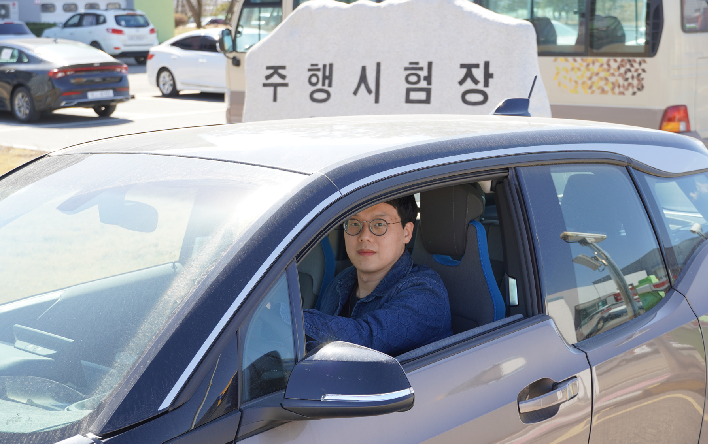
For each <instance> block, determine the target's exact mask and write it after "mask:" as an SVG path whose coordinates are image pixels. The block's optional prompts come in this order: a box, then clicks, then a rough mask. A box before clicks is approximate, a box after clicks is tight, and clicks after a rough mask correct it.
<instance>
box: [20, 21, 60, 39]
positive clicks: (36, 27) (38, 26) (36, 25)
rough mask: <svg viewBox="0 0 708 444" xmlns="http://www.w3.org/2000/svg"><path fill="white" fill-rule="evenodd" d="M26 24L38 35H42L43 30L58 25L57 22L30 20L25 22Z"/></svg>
mask: <svg viewBox="0 0 708 444" xmlns="http://www.w3.org/2000/svg"><path fill="white" fill-rule="evenodd" d="M25 25H27V27H28V28H29V30H30V31H32V34H34V35H36V36H37V37H42V31H44V30H45V29H47V28H53V27H55V26H57V25H56V24H55V23H40V22H28V23H25Z"/></svg>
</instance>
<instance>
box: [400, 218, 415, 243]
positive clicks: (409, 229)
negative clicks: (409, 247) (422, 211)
mask: <svg viewBox="0 0 708 444" xmlns="http://www.w3.org/2000/svg"><path fill="white" fill-rule="evenodd" d="M413 228H415V225H413V222H408V223H407V224H405V225H404V226H403V240H404V241H405V242H404V243H406V244H407V243H408V242H410V241H411V239H412V238H413Z"/></svg>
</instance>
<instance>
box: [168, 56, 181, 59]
mask: <svg viewBox="0 0 708 444" xmlns="http://www.w3.org/2000/svg"><path fill="white" fill-rule="evenodd" d="M170 58H171V59H178V58H179V57H177V56H170Z"/></svg>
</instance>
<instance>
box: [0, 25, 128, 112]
mask: <svg viewBox="0 0 708 444" xmlns="http://www.w3.org/2000/svg"><path fill="white" fill-rule="evenodd" d="M127 74H128V66H127V65H125V64H124V63H122V62H120V61H118V60H116V59H114V58H113V57H111V56H109V55H108V54H106V53H104V52H103V51H100V50H98V49H95V48H92V47H91V46H89V45H85V44H83V43H79V42H74V41H70V40H60V39H45V38H34V39H15V40H6V41H0V111H11V112H12V114H13V115H14V116H15V118H16V119H17V120H19V121H20V122H23V123H27V122H33V121H35V120H37V119H38V118H39V116H40V114H41V113H42V112H49V111H53V110H56V109H60V108H70V107H82V108H93V109H94V111H95V112H96V114H98V115H99V116H101V117H107V116H110V115H111V114H113V112H114V111H115V110H116V106H117V105H118V104H119V103H121V102H126V101H128V100H130V87H129V85H128V75H127Z"/></svg>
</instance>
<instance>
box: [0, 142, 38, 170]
mask: <svg viewBox="0 0 708 444" xmlns="http://www.w3.org/2000/svg"><path fill="white" fill-rule="evenodd" d="M42 154H44V151H34V150H25V149H21V148H6V147H2V146H0V174H5V173H7V172H8V171H10V170H11V169H13V168H16V167H18V166H20V165H22V164H23V163H26V162H29V161H30V160H32V159H34V158H35V157H39V156H41V155H42Z"/></svg>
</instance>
